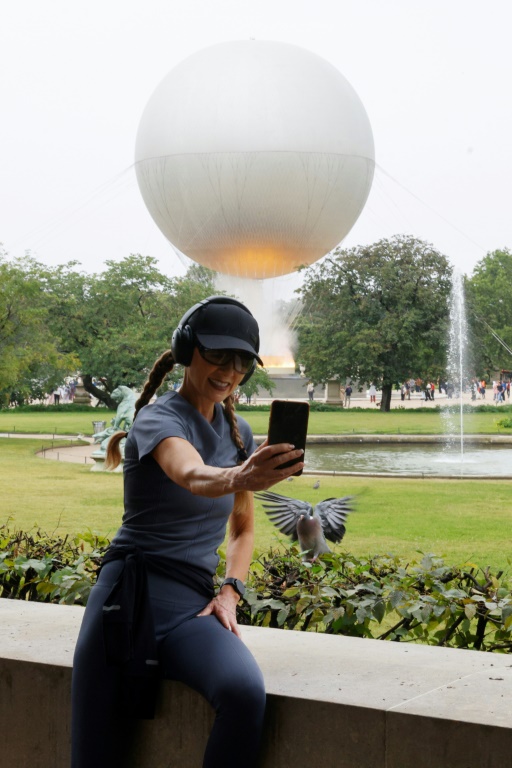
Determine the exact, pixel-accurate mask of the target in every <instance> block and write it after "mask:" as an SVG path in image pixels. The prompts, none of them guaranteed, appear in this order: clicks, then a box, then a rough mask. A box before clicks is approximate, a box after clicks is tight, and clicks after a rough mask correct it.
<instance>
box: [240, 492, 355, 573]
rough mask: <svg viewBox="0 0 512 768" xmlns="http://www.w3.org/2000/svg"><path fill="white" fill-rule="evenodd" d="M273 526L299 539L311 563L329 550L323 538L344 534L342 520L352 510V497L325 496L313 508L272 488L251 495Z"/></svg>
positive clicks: (332, 539)
mask: <svg viewBox="0 0 512 768" xmlns="http://www.w3.org/2000/svg"><path fill="white" fill-rule="evenodd" d="M254 495H255V496H256V498H257V499H260V501H261V502H262V503H263V508H264V510H265V512H266V513H267V515H268V516H269V517H270V519H271V520H272V522H273V523H274V525H275V526H276V527H277V528H279V530H280V531H282V532H283V533H286V534H288V536H291V538H292V541H297V539H298V541H299V545H300V548H301V550H302V552H305V553H306V558H305V559H307V560H310V561H311V562H313V561H314V560H316V558H317V557H318V555H321V554H322V553H323V552H330V551H331V550H330V548H329V546H328V545H327V542H326V539H329V541H334V542H338V541H341V540H342V538H343V537H344V535H345V521H346V519H347V515H348V514H349V513H350V512H351V511H352V506H351V505H350V501H351V499H352V498H353V497H352V496H344V497H343V498H342V499H324V501H320V502H319V503H318V504H317V505H316V507H315V508H314V510H313V507H312V506H311V504H310V503H309V502H308V501H301V500H300V499H291V498H289V497H288V496H281V495H280V494H279V493H273V492H272V491H260V492H258V493H255V494H254Z"/></svg>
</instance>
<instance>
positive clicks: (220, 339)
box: [195, 333, 263, 365]
mask: <svg viewBox="0 0 512 768" xmlns="http://www.w3.org/2000/svg"><path fill="white" fill-rule="evenodd" d="M195 336H196V339H197V340H198V342H199V343H200V344H202V346H203V347H204V348H205V349H233V350H240V352H248V354H250V355H252V356H253V357H254V359H255V360H257V361H258V363H259V364H260V365H263V360H262V359H261V357H259V355H258V354H257V352H255V351H254V348H253V347H251V345H250V344H249V343H248V342H247V341H244V340H243V339H237V338H236V336H214V335H213V334H210V333H196V334H195Z"/></svg>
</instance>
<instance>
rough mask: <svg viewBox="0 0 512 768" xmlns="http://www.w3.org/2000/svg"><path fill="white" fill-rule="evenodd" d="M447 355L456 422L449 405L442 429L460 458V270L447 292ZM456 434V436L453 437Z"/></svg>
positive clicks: (463, 341) (463, 359) (463, 333)
mask: <svg viewBox="0 0 512 768" xmlns="http://www.w3.org/2000/svg"><path fill="white" fill-rule="evenodd" d="M449 334H450V335H449V345H448V359H447V366H446V371H447V384H448V391H447V395H448V399H451V398H450V395H449V394H448V392H450V391H452V392H453V394H454V395H455V397H456V398H458V400H459V414H458V417H459V418H458V425H457V420H456V419H454V418H453V417H454V414H453V412H452V409H451V408H450V407H447V408H445V409H442V415H443V418H444V421H445V426H446V429H445V433H446V435H447V443H448V445H449V446H450V447H454V446H455V444H456V442H459V446H460V448H459V450H460V457H459V458H460V460H461V461H462V460H463V459H464V409H463V394H464V390H465V387H466V384H467V381H468V376H467V371H466V365H467V346H468V326H467V318H466V307H465V302H464V281H463V277H462V274H461V273H460V272H458V271H455V272H454V273H453V277H452V290H451V294H450V330H449ZM457 437H458V438H459V440H458V441H457Z"/></svg>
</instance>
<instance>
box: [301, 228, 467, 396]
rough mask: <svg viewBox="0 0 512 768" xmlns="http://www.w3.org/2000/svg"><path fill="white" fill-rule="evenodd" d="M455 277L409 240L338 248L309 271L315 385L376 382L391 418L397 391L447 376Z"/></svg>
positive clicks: (307, 336)
mask: <svg viewBox="0 0 512 768" xmlns="http://www.w3.org/2000/svg"><path fill="white" fill-rule="evenodd" d="M451 272H452V269H451V267H450V265H449V263H448V261H447V259H446V257H445V256H443V255H442V254H441V253H439V252H438V251H437V250H435V249H434V248H433V247H432V246H431V245H429V244H428V243H425V242H423V241H421V240H417V239H415V238H413V237H411V236H406V235H398V236H395V237H393V238H391V239H390V240H380V241H379V242H377V243H374V244H373V245H370V246H359V247H357V248H351V249H349V250H341V249H337V250H336V251H334V253H333V254H332V255H331V256H329V257H328V258H326V259H325V260H324V261H323V262H322V263H321V264H320V265H319V266H313V267H310V268H308V269H307V270H306V272H305V280H304V284H303V287H302V288H301V289H300V293H301V294H302V299H303V306H304V309H303V314H302V317H301V319H300V322H299V324H298V331H299V349H298V359H300V360H301V362H304V363H305V365H306V372H307V376H308V378H309V379H312V380H313V381H315V382H326V381H327V380H328V379H333V378H339V379H340V380H342V381H344V380H345V379H346V378H347V377H349V378H352V379H356V380H359V381H361V382H366V383H370V382H373V383H374V384H375V385H376V386H378V387H380V388H381V389H382V399H381V405H380V407H381V410H383V411H388V410H389V409H390V403H391V392H392V388H393V386H395V385H398V384H399V383H400V382H402V381H404V380H406V379H409V378H410V377H411V376H412V377H414V378H418V377H419V378H423V379H425V378H427V377H429V378H437V377H438V376H440V375H441V373H442V372H443V370H444V366H445V359H446V342H447V325H448V306H447V301H448V296H449V293H450V287H451Z"/></svg>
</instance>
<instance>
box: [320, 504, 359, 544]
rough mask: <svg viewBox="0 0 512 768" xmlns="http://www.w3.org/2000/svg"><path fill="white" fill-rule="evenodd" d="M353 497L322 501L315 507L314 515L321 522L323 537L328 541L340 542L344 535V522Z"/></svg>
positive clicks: (349, 510) (351, 506) (351, 507)
mask: <svg viewBox="0 0 512 768" xmlns="http://www.w3.org/2000/svg"><path fill="white" fill-rule="evenodd" d="M353 498H354V497H353V496H344V497H343V498H342V499H324V501H320V502H319V503H318V504H317V505H316V507H315V515H317V516H318V517H319V518H320V520H321V522H322V528H323V531H324V536H325V538H326V539H329V541H334V542H338V541H341V540H342V538H343V537H344V535H345V530H346V528H345V522H346V520H347V516H348V515H349V514H350V512H352V510H353V508H354V507H353V505H352V504H351V502H352V499H353Z"/></svg>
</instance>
